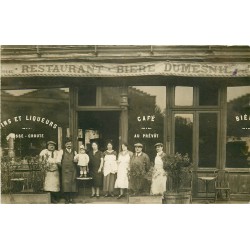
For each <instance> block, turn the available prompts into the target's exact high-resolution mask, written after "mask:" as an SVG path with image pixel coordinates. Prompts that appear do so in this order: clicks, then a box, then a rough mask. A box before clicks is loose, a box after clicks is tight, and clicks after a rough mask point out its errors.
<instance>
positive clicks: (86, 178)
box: [76, 177, 93, 181]
mask: <svg viewBox="0 0 250 250" xmlns="http://www.w3.org/2000/svg"><path fill="white" fill-rule="evenodd" d="M76 179H77V180H79V181H87V180H92V179H93V177H77V178H76Z"/></svg>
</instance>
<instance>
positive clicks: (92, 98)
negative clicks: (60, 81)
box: [78, 86, 96, 106]
mask: <svg viewBox="0 0 250 250" xmlns="http://www.w3.org/2000/svg"><path fill="white" fill-rule="evenodd" d="M78 105H79V106H96V86H84V87H81V88H79V89H78Z"/></svg>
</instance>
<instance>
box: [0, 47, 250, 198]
mask: <svg viewBox="0 0 250 250" xmlns="http://www.w3.org/2000/svg"><path fill="white" fill-rule="evenodd" d="M1 50H2V52H1V53H2V54H1V63H2V65H1V76H2V77H1V80H2V83H1V107H2V110H1V114H2V116H1V151H2V154H3V155H4V154H8V153H9V151H10V147H9V144H8V140H7V138H10V137H8V136H10V135H14V146H13V149H11V150H13V153H14V154H15V155H16V156H18V157H21V158H23V157H26V156H36V155H38V154H39V152H40V151H41V150H42V149H43V148H44V147H45V146H46V142H47V141H48V140H54V141H56V142H57V147H58V149H61V148H62V147H63V146H64V142H65V138H66V137H68V136H71V137H72V138H73V141H74V145H75V147H76V149H77V150H78V149H79V146H80V145H85V146H86V147H87V148H88V149H90V145H91V142H92V141H93V140H97V141H98V142H99V144H100V149H101V150H105V148H106V142H107V141H108V140H112V141H113V142H114V148H115V149H116V150H117V151H119V149H120V146H121V143H122V142H127V143H128V145H129V148H130V150H132V151H133V145H134V143H136V142H141V143H142V144H143V145H144V147H143V150H144V151H145V152H146V153H147V154H148V155H149V157H150V160H151V161H153V160H154V157H155V148H154V145H155V143H157V142H162V143H163V144H164V151H165V152H167V153H175V152H179V153H183V154H185V153H188V154H189V156H190V157H191V159H192V162H193V163H194V166H195V171H196V173H197V175H198V176H199V175H202V176H210V175H211V174H213V173H214V170H216V169H226V170H229V172H230V178H229V181H230V188H231V193H232V194H234V195H236V196H237V195H238V196H247V195H250V174H249V170H250V118H249V117H250V48H249V47H246V46H231V47H227V46H2V47H1ZM197 186H201V185H197ZM199 188H200V187H199ZM199 188H197V189H199ZM201 188H202V187H201ZM199 191H200V190H195V192H196V193H199Z"/></svg>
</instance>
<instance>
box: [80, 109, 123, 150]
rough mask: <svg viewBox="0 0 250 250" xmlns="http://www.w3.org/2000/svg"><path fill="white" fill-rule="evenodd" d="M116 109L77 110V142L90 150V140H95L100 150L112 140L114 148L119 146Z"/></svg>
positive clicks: (116, 148)
mask: <svg viewBox="0 0 250 250" xmlns="http://www.w3.org/2000/svg"><path fill="white" fill-rule="evenodd" d="M119 118H120V112H118V111H81V112H78V143H79V145H81V144H83V145H85V146H86V147H87V149H88V150H91V142H93V141H97V142H98V143H99V149H100V150H101V151H104V150H106V144H107V142H108V141H109V140H112V142H113V144H114V147H113V148H114V149H115V150H117V151H118V147H119Z"/></svg>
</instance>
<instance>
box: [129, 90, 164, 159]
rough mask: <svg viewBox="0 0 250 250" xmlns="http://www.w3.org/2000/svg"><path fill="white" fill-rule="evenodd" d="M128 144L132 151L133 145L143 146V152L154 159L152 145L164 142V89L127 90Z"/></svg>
mask: <svg viewBox="0 0 250 250" xmlns="http://www.w3.org/2000/svg"><path fill="white" fill-rule="evenodd" d="M128 101H129V114H128V117H129V118H128V122H129V123H128V125H129V126H128V128H129V130H128V139H129V141H128V143H129V146H130V149H131V150H134V147H133V145H134V143H136V142H141V143H143V144H144V151H145V152H146V153H147V154H148V155H149V156H150V158H151V160H154V157H155V154H156V152H155V148H154V144H155V143H157V142H164V139H163V131H164V113H165V104H166V88H165V87H162V86H154V87H146V86H141V87H129V89H128Z"/></svg>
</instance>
